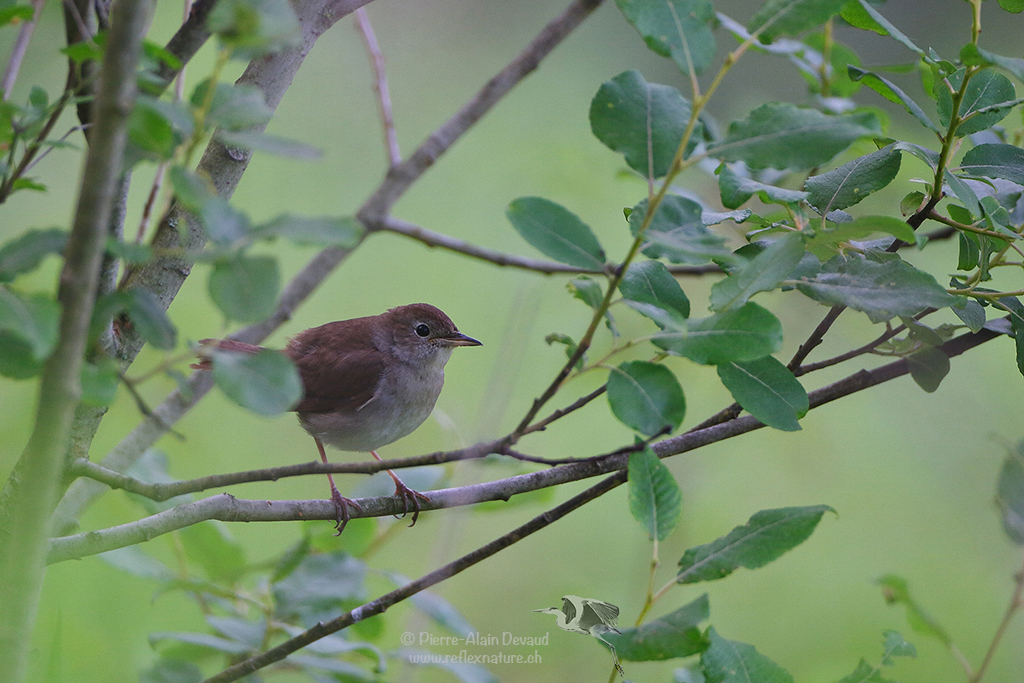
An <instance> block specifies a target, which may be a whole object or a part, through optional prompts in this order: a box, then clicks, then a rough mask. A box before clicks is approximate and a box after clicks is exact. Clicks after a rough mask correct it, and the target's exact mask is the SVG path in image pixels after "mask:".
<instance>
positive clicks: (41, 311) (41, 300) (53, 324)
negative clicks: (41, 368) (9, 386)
mask: <svg viewBox="0 0 1024 683" xmlns="http://www.w3.org/2000/svg"><path fill="white" fill-rule="evenodd" d="M59 328H60V305H59V304H58V303H57V302H56V301H54V300H53V299H51V298H50V297H49V296H47V295H45V294H19V293H17V292H15V291H13V290H11V289H9V288H7V287H4V286H0V334H2V333H9V334H11V335H13V336H14V337H16V338H17V339H19V340H21V341H22V342H24V343H25V344H27V346H28V351H29V353H30V357H31V359H32V360H34V361H36V362H42V361H44V360H46V359H47V358H48V357H49V356H50V354H51V353H52V352H53V349H54V347H55V346H56V345H57V334H58V332H59ZM0 346H2V345H0ZM4 374H6V373H4ZM7 376H11V375H7Z"/></svg>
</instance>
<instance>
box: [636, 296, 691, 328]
mask: <svg viewBox="0 0 1024 683" xmlns="http://www.w3.org/2000/svg"><path fill="white" fill-rule="evenodd" d="M626 305H627V306H629V307H630V308H632V309H633V310H635V311H636V312H638V313H639V314H640V315H642V316H644V317H646V318H650V319H651V320H653V321H654V322H655V324H657V326H658V327H660V328H661V329H663V330H666V331H667V332H670V333H685V332H686V330H687V328H688V326H687V324H686V318H684V317H683V316H682V314H680V313H679V312H678V311H676V310H674V309H671V308H662V307H661V306H658V305H657V304H648V303H643V302H640V301H630V300H628V299H626Z"/></svg>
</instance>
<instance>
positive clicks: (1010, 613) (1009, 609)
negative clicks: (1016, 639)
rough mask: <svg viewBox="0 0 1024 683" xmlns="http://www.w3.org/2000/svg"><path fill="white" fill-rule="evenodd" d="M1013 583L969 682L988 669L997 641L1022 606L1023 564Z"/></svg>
mask: <svg viewBox="0 0 1024 683" xmlns="http://www.w3.org/2000/svg"><path fill="white" fill-rule="evenodd" d="M1014 583H1016V584H1017V586H1016V588H1015V589H1014V591H1013V596H1012V597H1011V598H1010V604H1008V605H1007V606H1006V612H1005V613H1004V614H1003V618H1002V620H1000V622H999V626H998V627H997V628H996V633H995V635H994V636H992V642H991V643H989V646H988V650H987V651H986V652H985V658H984V659H982V660H981V665H979V666H978V670H977V671H976V672H975V673H974V675H973V676H971V678H970V683H980V682H981V679H982V677H983V676H984V675H985V671H986V670H987V669H988V665H989V664H991V663H992V658H993V657H994V656H995V654H996V649H997V648H998V647H999V643H1001V642H1002V640H1003V636H1004V635H1006V629H1007V628H1009V626H1010V622H1011V621H1013V617H1014V616H1015V615H1016V614H1017V611H1018V610H1019V609H1021V608H1022V607H1024V566H1022V567H1021V568H1020V571H1018V572H1017V575H1016V576H1015V577H1014Z"/></svg>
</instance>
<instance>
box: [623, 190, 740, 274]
mask: <svg viewBox="0 0 1024 683" xmlns="http://www.w3.org/2000/svg"><path fill="white" fill-rule="evenodd" d="M646 213H647V200H646V199H644V200H643V201H641V202H640V203H639V204H637V205H636V206H635V207H633V211H632V212H631V213H630V214H629V229H630V232H632V233H633V236H634V237H635V236H636V235H637V233H638V232H639V230H640V227H641V225H642V224H643V220H644V217H645V215H646ZM702 216H703V213H702V211H701V206H700V204H698V203H697V202H694V201H692V200H690V199H686V198H685V197H679V196H677V195H668V196H666V197H665V198H664V199H663V200H662V201H661V204H659V205H658V210H657V211H656V212H655V214H654V216H653V218H651V221H650V225H648V226H647V230H646V232H644V241H645V246H644V249H643V253H644V255H645V256H648V257H650V258H652V259H656V258H666V259H668V260H669V261H671V262H673V263H687V264H690V265H700V264H703V263H709V262H711V260H712V259H725V260H727V261H731V260H733V256H732V252H730V251H729V250H728V249H727V248H726V247H725V238H724V237H720V236H719V235H716V234H715V233H713V232H711V231H710V230H708V229H707V227H706V226H705V225H704V221H703V219H702Z"/></svg>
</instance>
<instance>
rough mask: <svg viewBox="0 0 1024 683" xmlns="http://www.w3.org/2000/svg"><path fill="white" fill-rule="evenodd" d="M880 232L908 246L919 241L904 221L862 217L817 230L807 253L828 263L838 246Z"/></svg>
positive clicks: (810, 241)
mask: <svg viewBox="0 0 1024 683" xmlns="http://www.w3.org/2000/svg"><path fill="white" fill-rule="evenodd" d="M880 232H884V233H886V234H889V235H892V236H893V237H895V238H897V239H899V240H902V241H903V242H906V243H907V244H914V243H915V242H916V241H917V236H916V235H915V234H914V229H913V228H911V227H910V226H909V225H908V224H907V222H906V221H904V220H900V219H899V218H896V217H894V216H861V217H860V218H857V219H855V220H852V221H850V222H849V223H840V224H838V225H836V226H834V227H831V228H828V229H819V230H817V231H816V232H815V233H814V237H812V238H811V239H810V240H808V242H807V251H809V252H811V253H812V254H814V255H815V256H817V257H818V258H819V259H821V260H822V261H827V260H828V259H829V258H831V257H833V256H835V255H836V252H837V251H838V249H837V248H836V245H839V244H842V243H844V242H850V241H853V240H862V239H864V238H866V237H869V236H871V235H875V234H878V233H880Z"/></svg>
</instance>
